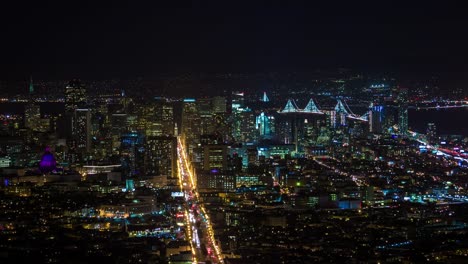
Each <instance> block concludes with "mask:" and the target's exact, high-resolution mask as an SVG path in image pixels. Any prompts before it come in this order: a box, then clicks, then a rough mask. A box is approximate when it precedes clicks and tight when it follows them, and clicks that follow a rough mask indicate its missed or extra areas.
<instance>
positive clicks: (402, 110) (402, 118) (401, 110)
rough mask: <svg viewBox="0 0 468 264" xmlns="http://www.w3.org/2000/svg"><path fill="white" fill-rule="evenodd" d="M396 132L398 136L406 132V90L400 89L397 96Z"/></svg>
mask: <svg viewBox="0 0 468 264" xmlns="http://www.w3.org/2000/svg"><path fill="white" fill-rule="evenodd" d="M398 130H399V131H400V134H403V135H404V134H406V133H407V131H408V89H406V88H401V89H400V91H399V94H398Z"/></svg>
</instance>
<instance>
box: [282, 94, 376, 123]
mask: <svg viewBox="0 0 468 264" xmlns="http://www.w3.org/2000/svg"><path fill="white" fill-rule="evenodd" d="M343 102H344V103H343ZM333 110H334V111H335V112H336V113H338V114H343V115H345V116H346V117H348V118H351V119H355V120H360V121H364V122H367V121H369V113H368V112H366V113H365V114H364V115H362V116H360V115H357V114H355V113H353V111H351V109H350V108H349V106H348V104H347V103H346V101H342V100H341V99H338V100H337V104H336V106H335V108H334V109H333ZM278 113H280V114H291V113H305V114H319V115H323V114H325V112H324V111H322V110H320V109H319V108H318V107H317V104H315V102H314V99H313V98H311V99H310V100H309V102H308V103H307V105H306V106H305V107H304V108H302V109H301V108H299V107H298V106H297V104H296V102H295V101H294V100H293V99H288V102H287V103H286V105H285V106H284V108H283V109H281V110H280V111H278Z"/></svg>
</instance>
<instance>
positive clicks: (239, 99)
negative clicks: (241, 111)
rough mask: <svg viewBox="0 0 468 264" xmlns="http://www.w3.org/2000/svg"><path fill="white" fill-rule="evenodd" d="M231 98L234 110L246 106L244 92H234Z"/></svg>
mask: <svg viewBox="0 0 468 264" xmlns="http://www.w3.org/2000/svg"><path fill="white" fill-rule="evenodd" d="M231 98H232V102H231V105H232V109H233V110H234V109H235V108H244V102H245V99H244V92H233V93H232V96H231Z"/></svg>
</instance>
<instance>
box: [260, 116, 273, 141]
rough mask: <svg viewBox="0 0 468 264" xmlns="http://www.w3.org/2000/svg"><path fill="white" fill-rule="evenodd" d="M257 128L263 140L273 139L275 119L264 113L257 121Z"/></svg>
mask: <svg viewBox="0 0 468 264" xmlns="http://www.w3.org/2000/svg"><path fill="white" fill-rule="evenodd" d="M256 128H257V129H258V131H259V133H260V137H262V138H271V137H273V135H274V132H275V117H273V116H270V115H266V114H265V113H264V112H262V113H261V114H260V115H259V116H257V119H256Z"/></svg>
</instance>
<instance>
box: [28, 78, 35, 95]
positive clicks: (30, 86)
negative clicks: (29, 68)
mask: <svg viewBox="0 0 468 264" xmlns="http://www.w3.org/2000/svg"><path fill="white" fill-rule="evenodd" d="M28 92H29V95H30V96H32V95H33V94H34V83H33V79H32V76H31V80H30V81H29V89H28Z"/></svg>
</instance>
